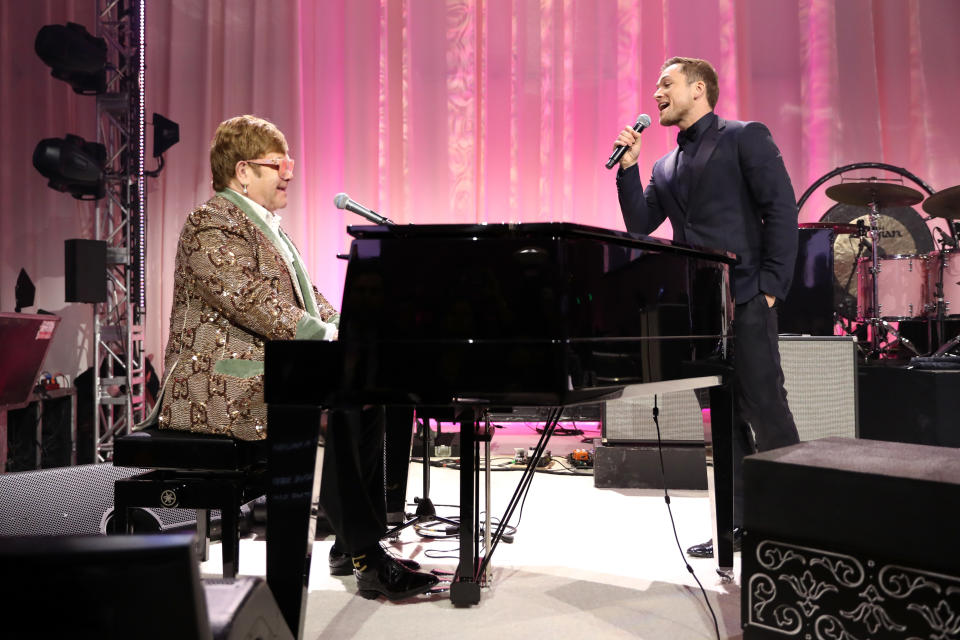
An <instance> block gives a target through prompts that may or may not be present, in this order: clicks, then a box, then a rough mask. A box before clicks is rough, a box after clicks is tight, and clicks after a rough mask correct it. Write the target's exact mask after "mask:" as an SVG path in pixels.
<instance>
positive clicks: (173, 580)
mask: <svg viewBox="0 0 960 640" xmlns="http://www.w3.org/2000/svg"><path fill="white" fill-rule="evenodd" d="M0 565H2V566H3V569H4V576H3V580H2V581H0V601H2V602H3V603H4V611H7V612H9V613H10V615H7V616H4V621H3V637H5V638H6V637H10V638H85V639H86V638H89V639H91V640H92V639H97V640H103V639H107V640H113V639H117V640H119V639H121V638H123V639H126V638H143V639H154V638H156V639H158V640H159V639H160V638H164V639H166V638H190V639H197V640H207V639H209V640H234V639H236V640H240V639H241V638H263V639H265V640H266V639H276V640H280V639H283V640H286V639H289V638H292V637H293V636H292V634H291V633H290V629H289V627H287V624H286V622H285V621H284V619H283V616H282V615H281V613H280V609H279V607H278V606H277V603H276V600H275V599H274V597H273V594H272V593H271V592H270V589H269V588H268V587H267V585H266V583H265V582H264V580H263V579H262V578H254V577H240V578H237V579H236V580H229V581H227V580H210V581H201V579H200V574H199V561H198V559H197V556H196V552H195V547H194V544H193V536H192V535H191V534H172V535H129V536H93V537H89V536H79V537H56V538H46V539H44V540H42V541H41V540H38V539H36V538H9V539H3V540H0Z"/></svg>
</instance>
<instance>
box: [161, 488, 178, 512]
mask: <svg viewBox="0 0 960 640" xmlns="http://www.w3.org/2000/svg"><path fill="white" fill-rule="evenodd" d="M160 504H162V505H163V506H165V507H168V508H169V507H173V506H175V505H176V504H177V492H176V491H174V490H172V489H164V491H163V493H161V494H160Z"/></svg>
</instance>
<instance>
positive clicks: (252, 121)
mask: <svg viewBox="0 0 960 640" xmlns="http://www.w3.org/2000/svg"><path fill="white" fill-rule="evenodd" d="M274 151H277V152H280V153H287V151H288V147H287V139H286V138H285V137H283V132H281V131H280V129H278V128H277V125H275V124H273V123H272V122H269V121H267V120H264V119H263V118H258V117H256V116H251V115H243V116H237V117H235V118H230V119H229V120H224V121H223V122H221V123H220V126H219V127H217V132H216V133H215V134H213V142H211V143H210V172H211V173H212V174H213V189H214V191H222V190H223V189H226V188H227V185H229V184H230V180H231V179H232V178H233V176H234V175H235V174H236V167H237V163H238V162H240V161H241V160H253V159H255V158H262V157H263V156H264V155H265V154H267V153H271V152H274ZM257 169H258V167H253V170H254V171H256V170H257Z"/></svg>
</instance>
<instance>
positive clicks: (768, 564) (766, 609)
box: [742, 536, 960, 640]
mask: <svg viewBox="0 0 960 640" xmlns="http://www.w3.org/2000/svg"><path fill="white" fill-rule="evenodd" d="M747 538H750V536H747ZM744 554H745V555H744V572H743V575H744V586H743V592H742V597H743V598H744V599H745V602H744V604H743V621H744V638H745V639H750V638H802V639H803V640H868V639H869V640H883V639H887V638H891V639H892V638H898V639H906V640H927V639H930V640H946V639H948V638H957V637H960V576H952V575H944V574H941V573H935V572H932V571H925V570H922V569H916V568H913V567H906V566H901V565H898V564H896V563H895V562H888V561H886V560H881V559H878V558H870V557H865V556H861V555H848V554H845V553H839V552H837V551H831V550H826V549H817V548H813V547H805V546H800V545H796V544H791V543H788V542H781V541H776V540H762V541H760V542H759V543H758V544H750V543H747V544H746V545H745V549H744Z"/></svg>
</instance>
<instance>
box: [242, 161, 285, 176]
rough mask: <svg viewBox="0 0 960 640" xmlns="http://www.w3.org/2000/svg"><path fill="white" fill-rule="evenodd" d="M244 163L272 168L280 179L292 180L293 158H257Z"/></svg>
mask: <svg viewBox="0 0 960 640" xmlns="http://www.w3.org/2000/svg"><path fill="white" fill-rule="evenodd" d="M244 162H246V163H247V164H256V165H260V166H270V167H273V168H275V169H276V170H277V171H278V172H279V173H280V177H281V178H283V179H284V180H290V179H291V178H293V158H291V157H290V156H284V157H282V158H258V159H256V160H245V161H244Z"/></svg>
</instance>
